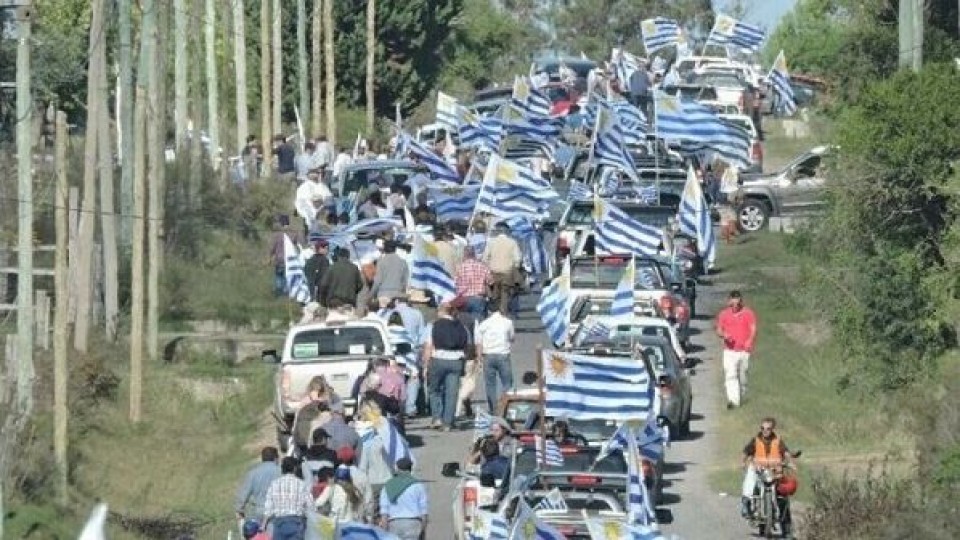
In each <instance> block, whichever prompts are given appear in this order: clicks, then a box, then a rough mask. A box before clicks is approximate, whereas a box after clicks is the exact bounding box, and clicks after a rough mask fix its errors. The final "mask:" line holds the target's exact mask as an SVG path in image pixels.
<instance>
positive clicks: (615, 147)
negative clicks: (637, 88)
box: [592, 101, 640, 182]
mask: <svg viewBox="0 0 960 540" xmlns="http://www.w3.org/2000/svg"><path fill="white" fill-rule="evenodd" d="M592 157H593V161H594V162H595V163H600V164H603V165H610V166H611V167H616V168H617V169H619V170H621V171H623V172H624V173H625V174H626V175H627V176H628V177H630V179H631V180H633V181H635V182H639V181H640V178H639V177H638V176H637V166H636V164H635V163H634V161H633V156H631V155H630V151H629V150H628V149H627V141H626V129H625V128H624V127H623V126H622V125H621V124H620V119H619V115H618V113H617V112H616V110H614V109H613V108H612V107H611V106H610V105H608V104H606V103H603V102H600V101H598V102H597V117H596V123H595V124H594V129H593V146H592Z"/></svg>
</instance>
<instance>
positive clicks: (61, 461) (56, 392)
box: [53, 111, 133, 506]
mask: <svg viewBox="0 0 960 540" xmlns="http://www.w3.org/2000/svg"><path fill="white" fill-rule="evenodd" d="M131 124H132V122H131ZM126 136H127V137H132V136H133V133H131V132H127V134H126ZM130 142H131V145H130V147H131V148H133V144H132V143H133V140H132V139H131V141H130ZM53 155H54V164H55V167H56V177H57V184H56V189H55V190H54V203H53V204H54V228H55V229H56V238H57V240H56V248H57V250H56V254H55V256H54V262H53V268H54V278H53V295H54V299H55V300H56V303H57V307H56V311H54V314H53V455H54V460H55V462H56V464H57V479H58V483H59V485H58V488H59V489H58V494H59V496H60V503H61V504H62V505H64V506H65V505H66V504H67V502H68V500H67V471H68V465H67V416H68V415H67V377H68V375H67V315H68V311H69V308H68V305H67V304H68V302H69V298H68V294H69V293H67V277H68V276H67V273H68V270H67V227H68V226H67V192H68V188H69V184H68V183H67V167H68V166H69V165H68V163H67V114H66V113H65V112H63V111H57V125H56V143H55V147H54V153H53ZM127 158H128V159H130V160H132V159H133V156H132V155H130V156H127ZM131 163H132V161H131ZM130 187H131V188H132V187H133V186H132V185H131V186H130ZM130 194H131V195H133V193H132V192H131V193H130Z"/></svg>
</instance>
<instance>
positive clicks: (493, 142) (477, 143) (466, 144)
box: [460, 113, 504, 152]
mask: <svg viewBox="0 0 960 540" xmlns="http://www.w3.org/2000/svg"><path fill="white" fill-rule="evenodd" d="M503 133H504V130H503V120H502V119H500V118H499V117H496V116H485V117H478V116H476V115H474V114H472V113H469V114H468V115H466V116H464V117H463V119H462V121H461V123H460V147H461V148H476V149H479V150H488V151H490V152H497V151H498V150H499V148H500V145H501V143H502V142H503Z"/></svg>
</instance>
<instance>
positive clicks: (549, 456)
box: [533, 435, 564, 467]
mask: <svg viewBox="0 0 960 540" xmlns="http://www.w3.org/2000/svg"><path fill="white" fill-rule="evenodd" d="M533 444H534V447H535V448H536V457H537V466H538V467H540V466H543V465H546V466H547V467H562V466H563V462H564V459H563V452H561V451H560V447H559V446H557V441H554V440H553V439H543V438H541V437H540V436H539V435H534V437H533Z"/></svg>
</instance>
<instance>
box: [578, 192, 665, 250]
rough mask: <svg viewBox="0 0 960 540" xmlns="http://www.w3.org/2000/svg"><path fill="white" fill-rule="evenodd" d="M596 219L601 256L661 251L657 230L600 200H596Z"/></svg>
mask: <svg viewBox="0 0 960 540" xmlns="http://www.w3.org/2000/svg"><path fill="white" fill-rule="evenodd" d="M593 219H594V231H595V234H596V243H597V253H598V254H609V253H612V254H627V255H629V254H636V255H655V254H656V253H657V252H658V251H659V250H660V242H661V236H662V235H661V233H660V231H659V230H658V229H656V228H655V227H653V226H650V225H647V224H645V223H641V222H639V221H637V220H635V219H633V218H631V217H630V216H629V215H627V213H626V212H624V211H623V210H621V209H620V208H617V207H616V206H614V205H613V204H611V203H609V202H607V201H604V200H602V199H600V198H599V197H596V198H594V217H593Z"/></svg>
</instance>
